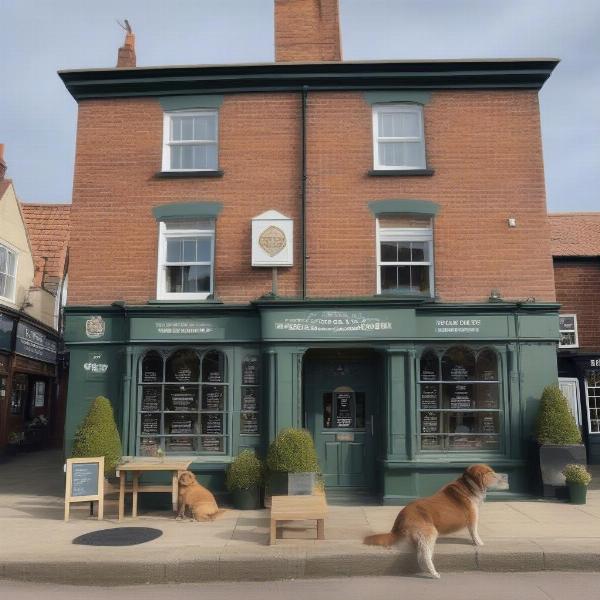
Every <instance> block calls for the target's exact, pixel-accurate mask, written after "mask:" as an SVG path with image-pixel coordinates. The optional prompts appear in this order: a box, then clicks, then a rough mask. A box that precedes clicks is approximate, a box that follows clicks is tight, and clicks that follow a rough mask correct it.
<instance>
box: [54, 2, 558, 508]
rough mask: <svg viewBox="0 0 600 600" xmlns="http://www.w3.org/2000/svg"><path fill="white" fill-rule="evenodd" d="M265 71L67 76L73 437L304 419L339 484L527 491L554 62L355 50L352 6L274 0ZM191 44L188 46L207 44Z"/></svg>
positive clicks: (216, 454) (188, 433) (255, 444)
mask: <svg viewBox="0 0 600 600" xmlns="http://www.w3.org/2000/svg"><path fill="white" fill-rule="evenodd" d="M274 6H275V57H276V61H275V62H274V63H269V64H254V65H248V64H244V65H219V66H195V65H190V66H166V67H137V66H136V62H135V49H134V38H133V34H131V33H129V34H128V35H127V38H126V43H125V45H124V46H123V48H122V49H121V50H120V52H119V60H118V65H117V67H116V68H107V69H89V70H72V71H61V72H60V77H61V79H62V80H63V82H64V84H65V86H66V88H67V90H68V91H69V92H70V93H71V95H72V96H73V97H74V98H75V99H76V101H77V103H78V107H79V114H78V127H77V153H76V159H75V180H74V192H73V194H74V195H73V207H72V232H71V241H70V275H69V278H70V281H69V302H68V306H67V308H66V324H65V337H66V344H67V347H68V350H69V352H70V374H69V398H68V410H67V425H66V445H67V447H69V446H70V445H71V443H72V440H73V435H74V432H75V430H76V428H77V426H78V425H79V423H80V422H81V420H82V418H83V417H84V415H85V414H86V411H87V409H88V406H89V403H90V402H91V400H92V399H93V398H94V397H95V396H97V395H99V394H103V395H105V396H107V397H108V398H110V400H111V401H112V403H113V406H114V409H115V413H116V418H117V421H118V424H119V427H120V430H121V435H122V438H123V443H124V451H125V453H126V454H128V455H141V456H152V455H154V454H156V452H157V450H158V449H159V448H162V449H164V450H165V452H166V453H167V455H179V456H191V457H193V459H194V462H193V465H192V468H193V469H194V470H195V471H196V472H198V473H199V475H200V477H201V478H202V479H203V480H204V481H206V482H208V483H209V485H211V487H212V488H213V489H218V488H219V486H220V485H221V482H222V477H223V472H224V470H225V468H226V466H227V464H228V463H229V462H230V460H231V458H232V457H234V456H236V455H237V454H238V453H239V451H240V450H241V449H243V448H255V449H257V450H258V451H259V452H264V450H265V449H266V446H267V444H268V442H269V441H270V440H271V439H273V437H274V436H275V435H276V434H277V432H278V431H279V430H280V429H281V428H283V427H288V426H297V427H298V426H304V427H307V428H308V429H309V430H310V431H311V432H312V434H313V435H314V438H315V443H316V446H317V450H318V452H319V457H320V460H321V465H322V469H323V473H324V479H325V483H326V485H327V486H328V488H329V489H330V490H334V489H337V490H340V493H342V492H343V493H346V494H352V493H359V492H360V493H363V492H367V493H370V494H376V495H377V496H378V497H379V498H380V499H381V500H382V501H383V502H385V503H390V504H398V503H404V502H406V501H407V500H409V499H411V498H414V497H415V496H421V495H424V494H427V493H430V492H432V491H433V490H434V489H436V488H437V487H438V486H439V485H440V483H442V482H445V481H447V480H448V479H450V478H452V477H454V476H456V474H457V473H458V472H460V471H461V470H462V469H463V468H464V467H465V465H467V464H470V463H473V462H478V461H485V462H488V463H490V464H492V465H493V466H494V467H495V468H496V469H498V470H499V471H501V472H506V473H508V474H509V478H510V485H511V492H510V493H511V494H513V495H517V494H523V493H527V492H530V491H531V481H532V476H531V470H530V467H531V464H532V461H531V460H530V453H531V452H532V448H533V444H532V434H533V424H534V420H535V417H536V413H537V408H538V400H539V398H540V395H541V393H542V390H543V388H544V386H546V385H548V384H550V383H554V382H556V379H557V369H556V343H557V340H558V305H557V304H556V297H555V291H554V275H553V269H552V256H551V253H550V233H549V224H548V218H547V214H546V198H545V189H544V170H543V160H542V148H541V134H540V118H539V106H538V92H539V90H540V88H541V87H542V85H543V84H544V82H545V81H546V79H547V78H548V77H549V76H550V74H551V73H552V70H553V69H554V67H555V66H556V64H557V62H558V61H557V60H555V59H507V60H496V59H494V60H438V61H436V60H425V61H385V62H384V61H381V62H376V61H366V62H343V61H342V60H341V48H340V36H339V17H338V6H337V0H320V1H319V0H276V1H275V3H274ZM190 58H191V57H190Z"/></svg>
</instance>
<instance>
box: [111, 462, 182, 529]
mask: <svg viewBox="0 0 600 600" xmlns="http://www.w3.org/2000/svg"><path fill="white" fill-rule="evenodd" d="M191 462H192V461H191V460H162V461H161V460H159V459H132V460H128V461H126V462H124V463H121V464H120V465H117V477H118V478H119V521H121V520H122V519H123V517H124V516H125V492H126V479H127V473H128V472H130V473H131V474H132V478H133V482H132V486H131V492H132V499H133V502H132V507H131V516H132V517H137V508H138V506H137V504H138V493H140V492H143V493H145V492H171V500H172V503H173V511H176V510H177V499H178V495H179V476H180V475H181V474H182V473H183V472H184V471H187V468H188V467H189V465H190V463H191ZM165 471H167V472H171V485H158V484H144V485H140V475H141V474H142V473H152V472H165Z"/></svg>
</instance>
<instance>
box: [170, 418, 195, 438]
mask: <svg viewBox="0 0 600 600" xmlns="http://www.w3.org/2000/svg"><path fill="white" fill-rule="evenodd" d="M169 417H170V419H169V433H171V434H177V435H182V434H184V435H185V434H191V433H193V423H194V420H195V416H194V417H192V416H188V415H169Z"/></svg>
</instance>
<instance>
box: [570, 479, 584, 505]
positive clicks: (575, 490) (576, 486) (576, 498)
mask: <svg viewBox="0 0 600 600" xmlns="http://www.w3.org/2000/svg"><path fill="white" fill-rule="evenodd" d="M567 486H568V488H569V498H570V499H571V504H585V501H586V496H587V485H585V483H567Z"/></svg>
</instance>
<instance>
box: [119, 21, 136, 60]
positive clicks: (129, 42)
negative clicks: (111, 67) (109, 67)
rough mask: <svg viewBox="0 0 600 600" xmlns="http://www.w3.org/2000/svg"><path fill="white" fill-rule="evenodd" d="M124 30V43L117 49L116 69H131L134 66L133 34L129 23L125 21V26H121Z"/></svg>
mask: <svg viewBox="0 0 600 600" xmlns="http://www.w3.org/2000/svg"><path fill="white" fill-rule="evenodd" d="M122 27H123V29H125V32H126V33H125V42H124V43H123V45H122V46H121V47H120V48H119V54H118V56H117V68H119V69H123V68H132V67H135V66H136V62H137V61H136V57H135V34H134V33H133V31H132V30H131V26H130V25H129V21H127V19H125V25H122Z"/></svg>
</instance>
